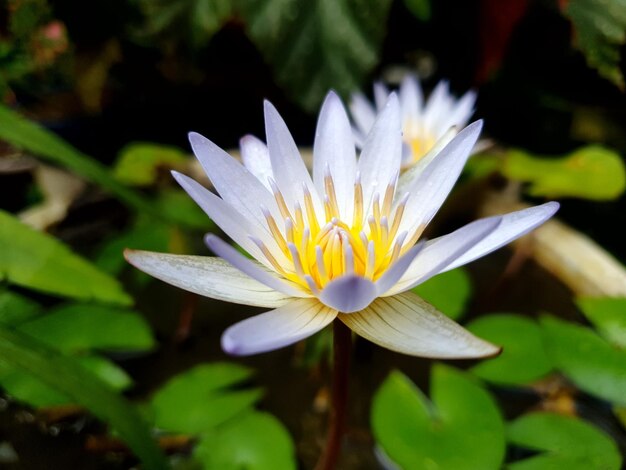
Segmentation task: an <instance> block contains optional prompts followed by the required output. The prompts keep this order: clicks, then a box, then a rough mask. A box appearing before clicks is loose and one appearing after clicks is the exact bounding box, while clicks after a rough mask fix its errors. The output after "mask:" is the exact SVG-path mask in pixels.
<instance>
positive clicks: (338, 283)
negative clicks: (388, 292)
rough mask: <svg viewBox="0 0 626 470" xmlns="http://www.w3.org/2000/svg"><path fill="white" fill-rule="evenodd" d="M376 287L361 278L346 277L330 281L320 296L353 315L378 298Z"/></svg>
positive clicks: (329, 304) (333, 306)
mask: <svg viewBox="0 0 626 470" xmlns="http://www.w3.org/2000/svg"><path fill="white" fill-rule="evenodd" d="M376 295H377V292H376V285H375V284H374V283H373V282H372V281H370V280H369V279H365V278H364V277H361V276H354V275H346V276H342V277H339V278H336V279H333V280H332V281H330V282H329V283H328V284H326V286H325V287H324V289H323V290H322V291H321V292H320V294H319V299H320V301H321V302H323V303H324V304H325V305H328V306H329V307H331V308H334V309H335V310H339V311H340V312H342V313H351V312H356V311H358V310H362V309H364V308H365V307H367V306H368V305H369V304H370V303H371V302H372V301H373V300H374V299H375V298H376Z"/></svg>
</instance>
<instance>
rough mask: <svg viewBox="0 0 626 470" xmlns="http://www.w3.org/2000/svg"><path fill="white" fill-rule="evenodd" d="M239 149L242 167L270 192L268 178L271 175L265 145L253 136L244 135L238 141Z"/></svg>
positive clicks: (268, 154) (268, 153) (270, 164)
mask: <svg viewBox="0 0 626 470" xmlns="http://www.w3.org/2000/svg"><path fill="white" fill-rule="evenodd" d="M239 148H240V150H241V160H242V161H243V164H244V166H245V167H246V168H247V169H248V171H249V172H250V173H252V174H253V175H254V176H255V177H256V179H258V180H259V181H260V182H261V183H262V184H263V186H265V187H266V188H267V190H268V191H271V189H270V184H269V179H268V178H270V177H272V176H273V174H272V163H271V162H270V152H269V150H268V149H267V145H265V143H264V142H263V141H262V140H260V139H257V138H256V137H254V136H253V135H246V136H244V137H242V138H241V139H240V140H239Z"/></svg>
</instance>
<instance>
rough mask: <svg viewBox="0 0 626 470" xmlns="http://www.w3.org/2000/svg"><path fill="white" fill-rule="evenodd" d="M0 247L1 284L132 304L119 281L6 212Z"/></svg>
mask: <svg viewBox="0 0 626 470" xmlns="http://www.w3.org/2000/svg"><path fill="white" fill-rule="evenodd" d="M0 127H1V126H0ZM0 246H2V249H1V250H0V280H2V279H7V280H8V281H10V282H12V283H14V284H18V285H20V286H24V287H28V288H31V289H35V290H39V291H42V292H47V293H50V294H55V295H60V296H63V297H70V298H73V299H80V300H96V301H101V302H109V303H115V304H121V305H129V304H130V303H132V299H131V298H130V297H129V296H128V295H127V294H126V293H125V292H124V291H123V289H122V287H121V286H120V284H119V283H118V282H117V280H115V279H113V278H112V277H110V276H108V275H107V274H105V273H103V272H101V271H100V270H98V269H97V268H96V267H95V266H93V265H92V264H91V263H89V262H88V261H87V260H85V259H83V258H81V257H80V256H78V255H76V254H74V253H72V252H71V250H70V249H69V248H68V247H67V246H65V245H63V244H62V243H61V242H59V241H58V240H56V239H55V238H53V237H51V236H49V235H46V234H44V233H41V232H37V231H36V230H33V229H32V228H30V227H28V226H26V225H24V224H22V223H21V222H20V221H19V220H17V219H16V218H15V217H13V216H12V215H10V214H8V213H7V212H3V211H0Z"/></svg>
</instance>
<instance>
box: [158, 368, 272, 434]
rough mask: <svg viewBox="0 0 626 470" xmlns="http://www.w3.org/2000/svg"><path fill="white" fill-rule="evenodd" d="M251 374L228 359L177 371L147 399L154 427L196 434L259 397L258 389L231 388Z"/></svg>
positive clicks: (250, 404)
mask: <svg viewBox="0 0 626 470" xmlns="http://www.w3.org/2000/svg"><path fill="white" fill-rule="evenodd" d="M251 374H252V371H251V370H250V369H247V368H245V367H242V366H239V365H237V364H229V363H214V364H204V365H199V366H196V367H194V368H192V369H190V370H188V371H186V372H184V373H183V374H180V375H178V376H176V377H174V378H173V379H171V380H170V381H169V382H167V383H166V384H165V385H164V386H163V387H162V388H160V389H159V390H158V391H157V392H156V393H155V394H154V396H153V397H152V399H151V401H150V405H151V410H152V413H153V418H154V422H155V424H156V425H157V427H159V428H161V429H164V430H167V431H172V432H182V433H188V434H198V433H201V432H203V431H208V430H210V429H212V428H213V427H215V426H217V425H219V424H221V423H223V422H225V421H227V420H228V419H230V418H232V417H233V416H235V415H237V414H239V413H241V412H242V411H244V410H246V409H249V408H250V407H251V406H252V405H253V404H254V403H255V402H256V401H258V399H259V398H260V397H261V394H262V392H261V390H260V389H258V388H254V389H243V390H232V389H231V388H230V387H233V386H236V385H239V384H241V382H242V381H244V380H246V379H248V378H249V377H250V376H251Z"/></svg>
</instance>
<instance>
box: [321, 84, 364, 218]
mask: <svg viewBox="0 0 626 470" xmlns="http://www.w3.org/2000/svg"><path fill="white" fill-rule="evenodd" d="M326 168H328V169H329V170H330V174H331V175H332V177H333V181H334V186H335V193H336V195H337V202H338V204H339V210H340V212H341V218H342V219H343V220H352V210H353V206H354V203H353V201H354V180H355V176H356V154H355V151H354V141H353V137H352V129H351V128H350V121H349V120H348V115H347V114H346V110H345V109H344V107H343V104H342V103H341V100H340V99H339V97H338V96H337V95H336V94H335V93H334V92H332V91H331V92H330V93H328V95H327V96H326V99H325V100H324V104H323V105H322V110H321V111H320V115H319V118H318V121H317V130H316V133H315V143H314V146H313V181H314V182H315V187H316V188H317V191H318V193H319V194H325V190H324V176H325V174H326Z"/></svg>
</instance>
